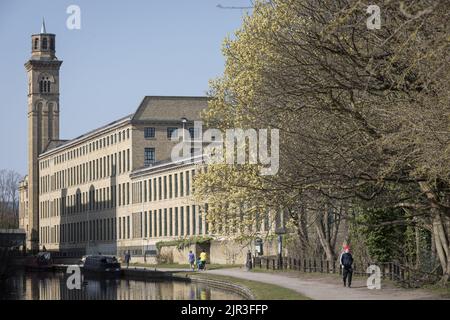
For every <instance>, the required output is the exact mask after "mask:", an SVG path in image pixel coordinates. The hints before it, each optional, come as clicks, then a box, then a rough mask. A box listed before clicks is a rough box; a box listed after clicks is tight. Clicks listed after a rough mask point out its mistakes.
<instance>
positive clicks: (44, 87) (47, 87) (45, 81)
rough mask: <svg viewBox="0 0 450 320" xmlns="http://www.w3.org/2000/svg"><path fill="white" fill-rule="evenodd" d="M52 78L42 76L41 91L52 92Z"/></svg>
mask: <svg viewBox="0 0 450 320" xmlns="http://www.w3.org/2000/svg"><path fill="white" fill-rule="evenodd" d="M50 83H51V81H50V79H49V78H48V77H45V76H44V77H42V78H41V80H40V81H39V92H40V93H47V92H50Z"/></svg>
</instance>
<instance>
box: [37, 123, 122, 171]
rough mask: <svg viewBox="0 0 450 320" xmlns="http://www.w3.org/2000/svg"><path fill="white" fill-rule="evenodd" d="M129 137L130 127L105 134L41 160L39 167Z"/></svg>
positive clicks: (43, 167)
mask: <svg viewBox="0 0 450 320" xmlns="http://www.w3.org/2000/svg"><path fill="white" fill-rule="evenodd" d="M128 139H130V129H126V130H125V129H124V130H122V131H120V132H117V133H114V134H110V135H108V136H105V137H103V138H100V139H97V140H96V141H92V142H89V143H87V144H85V145H84V146H80V147H78V148H75V149H72V150H70V151H67V152H65V153H63V154H61V155H59V156H56V157H54V158H52V159H47V160H45V161H41V164H40V169H45V168H48V167H49V166H50V161H51V160H54V164H55V165H56V164H60V163H63V162H66V161H69V160H72V159H76V158H79V157H81V156H85V155H87V154H88V153H90V152H94V151H97V150H100V149H103V148H106V147H109V146H110V145H114V144H116V143H119V142H122V141H126V140H128Z"/></svg>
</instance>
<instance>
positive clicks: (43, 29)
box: [41, 17, 47, 33]
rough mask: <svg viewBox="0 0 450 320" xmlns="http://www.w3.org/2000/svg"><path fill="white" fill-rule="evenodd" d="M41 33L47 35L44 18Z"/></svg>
mask: <svg viewBox="0 0 450 320" xmlns="http://www.w3.org/2000/svg"><path fill="white" fill-rule="evenodd" d="M41 33H47V30H45V20H44V17H42V26H41Z"/></svg>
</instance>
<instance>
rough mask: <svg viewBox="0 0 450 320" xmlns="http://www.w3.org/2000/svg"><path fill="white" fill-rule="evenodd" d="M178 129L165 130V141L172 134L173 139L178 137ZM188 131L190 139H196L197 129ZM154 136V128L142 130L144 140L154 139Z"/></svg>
mask: <svg viewBox="0 0 450 320" xmlns="http://www.w3.org/2000/svg"><path fill="white" fill-rule="evenodd" d="M178 129H179V128H177V127H169V128H167V139H171V138H172V135H173V134H175V137H179V135H178V132H177V130H178ZM188 130H189V135H190V136H191V138H198V137H199V136H200V135H199V130H198V128H189V129H188ZM155 134H156V129H155V128H154V127H146V128H144V138H145V139H153V138H155Z"/></svg>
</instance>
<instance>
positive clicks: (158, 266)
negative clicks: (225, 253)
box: [130, 262, 241, 270]
mask: <svg viewBox="0 0 450 320" xmlns="http://www.w3.org/2000/svg"><path fill="white" fill-rule="evenodd" d="M130 266H133V267H146V268H156V269H164V268H166V269H189V268H190V266H189V265H188V264H178V263H170V264H146V263H140V262H135V263H130ZM236 267H241V265H235V264H208V265H207V268H208V270H217V269H225V268H236Z"/></svg>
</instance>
